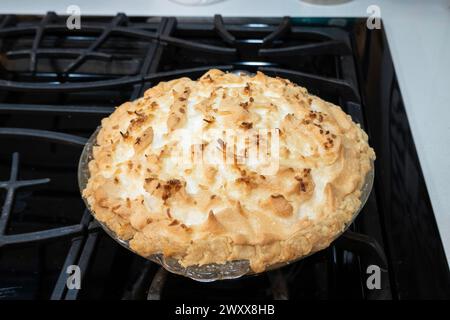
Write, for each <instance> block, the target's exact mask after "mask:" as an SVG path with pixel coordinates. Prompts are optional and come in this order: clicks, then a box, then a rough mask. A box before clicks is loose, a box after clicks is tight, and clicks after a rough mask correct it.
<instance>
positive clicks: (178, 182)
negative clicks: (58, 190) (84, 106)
mask: <svg viewBox="0 0 450 320" xmlns="http://www.w3.org/2000/svg"><path fill="white" fill-rule="evenodd" d="M229 132H231V133H234V136H233V135H231V138H230V137H229V136H228V138H227V139H225V138H223V135H224V134H227V133H229ZM267 132H270V133H269V134H267ZM218 135H222V136H220V137H218ZM242 137H245V138H244V139H243V140H241V141H244V144H241V145H239V144H238V143H236V144H235V145H234V144H233V143H231V142H233V141H238V139H239V138H241V139H242ZM275 138H276V139H277V140H276V141H275V140H274V139H275ZM230 139H231V140H230ZM233 139H235V140H233ZM251 139H254V140H251ZM367 140H368V137H367V135H366V133H365V132H364V131H363V130H362V129H361V128H360V126H359V125H358V124H355V123H354V122H353V121H352V120H351V118H350V116H349V115H347V114H345V113H344V112H343V111H342V110H341V108H340V107H338V106H336V105H334V104H331V103H329V102H326V101H323V100H322V99H320V98H318V97H316V96H314V95H311V94H308V92H307V90H306V89H305V88H303V87H300V86H298V85H296V84H294V83H292V82H290V81H289V80H286V79H282V78H273V77H269V76H266V75H264V74H263V73H261V72H258V73H257V74H256V75H255V76H247V75H236V74H231V73H224V72H222V71H220V70H210V71H208V72H207V73H206V74H204V75H203V76H202V77H201V78H200V79H198V80H197V81H193V80H191V79H189V78H180V79H176V80H172V81H169V82H161V83H159V84H158V85H157V86H155V87H153V88H151V89H149V90H147V91H146V92H145V94H144V96H143V97H142V98H140V99H137V100H135V101H133V102H126V103H124V104H122V105H121V106H119V107H118V108H117V109H116V110H115V111H114V112H113V113H112V114H111V115H110V116H109V117H107V118H105V119H103V120H102V123H101V129H100V131H99V133H98V136H97V144H96V146H94V148H93V160H91V161H90V162H89V172H90V178H89V181H88V184H87V187H86V188H85V189H84V190H83V197H84V198H85V199H86V200H87V202H88V204H89V206H90V208H91V210H92V211H93V213H94V215H95V217H96V218H97V219H98V220H99V221H101V222H103V223H104V224H106V225H107V226H108V227H109V228H110V229H111V230H112V231H113V232H115V233H116V234H117V236H118V237H119V238H121V239H123V240H128V241H129V245H130V247H131V249H133V250H134V251H135V252H137V253H138V254H140V255H142V256H144V257H147V256H150V255H152V254H156V253H162V254H163V255H164V256H166V257H172V258H174V259H176V260H178V262H179V263H180V264H181V265H182V266H185V267H187V266H191V265H204V264H209V263H218V264H221V263H225V262H227V261H233V260H248V261H249V262H250V267H251V269H252V270H253V271H254V272H261V271H264V270H265V269H266V268H267V267H268V266H270V265H273V264H276V263H282V262H286V261H290V260H293V259H296V258H300V257H302V256H305V255H308V254H310V253H313V252H315V251H318V250H320V249H323V248H325V247H327V246H328V245H329V244H330V242H331V241H332V240H333V239H334V238H335V237H336V236H337V235H338V234H340V233H341V232H342V231H343V230H344V228H345V226H346V225H347V224H348V223H349V222H350V221H351V220H352V218H353V216H354V213H355V212H356V211H357V210H358V209H359V207H360V205H361V201H360V196H361V188H362V186H363V183H364V181H365V177H366V175H367V173H368V172H369V170H371V166H372V161H373V160H374V159H375V153H374V151H373V150H372V148H370V146H369V145H368V142H367ZM255 141H256V144H255V145H256V149H255V150H266V151H267V153H265V154H266V156H269V158H264V159H263V160H261V161H259V162H258V161H256V162H255V161H252V160H250V157H249V156H248V153H249V150H251V143H252V142H255ZM275 142H276V143H275ZM263 146H265V147H267V148H266V149H264V148H263ZM273 146H275V147H273ZM272 147H273V149H271V148H272ZM196 151H197V152H196ZM266 151H263V153H264V152H266ZM199 155H200V156H199ZM213 155H215V156H216V158H214V157H213ZM217 155H220V156H219V158H220V159H217ZM223 155H226V157H225V158H226V160H224V159H225V158H221V156H223ZM230 159H231V160H230ZM219 160H220V161H219ZM222 160H223V161H222Z"/></svg>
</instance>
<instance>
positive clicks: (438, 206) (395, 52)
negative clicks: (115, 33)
mask: <svg viewBox="0 0 450 320" xmlns="http://www.w3.org/2000/svg"><path fill="white" fill-rule="evenodd" d="M70 5H77V6H78V7H79V8H80V10H81V15H82V16H83V15H114V14H116V13H117V12H124V13H126V14H127V15H129V16H133V15H135V16H136V15H139V16H160V15H161V16H212V15H214V14H215V13H220V14H222V15H224V16H254V17H265V16H271V17H275V16H285V15H289V16H292V17H363V16H368V13H367V8H368V7H369V6H370V5H377V6H378V7H379V8H380V12H381V18H382V20H383V24H384V27H385V28H386V34H387V38H388V42H389V47H390V50H391V54H392V58H393V61H394V66H395V70H396V73H397V78H398V81H399V85H400V89H401V92H402V97H403V101H404V104H405V108H406V112H407V115H408V119H409V123H410V127H411V131H412V134H413V138H414V142H415V145H416V149H417V152H418V155H419V159H420V163H421V166H422V171H423V174H424V176H425V181H426V184H427V188H428V192H429V195H430V198H431V203H432V206H433V210H434V214H435V217H436V221H437V225H438V227H439V231H440V235H441V239H442V242H443V245H444V249H445V252H446V255H447V261H448V262H449V264H450V121H448V118H449V117H450V107H449V105H448V101H450V90H449V89H450V59H448V57H449V56H450V0H435V1H420V0H410V1H408V2H407V3H406V2H400V1H388V0H372V1H368V0H353V1H351V2H348V3H345V4H340V5H331V6H323V5H311V4H308V3H304V2H301V1H299V0H284V1H280V0H278V1H277V0H266V1H261V0H259V1H258V0H246V1H240V0H225V1H223V2H219V3H216V4H211V5H206V6H185V5H179V4H176V3H173V2H171V1H168V0H128V1H127V2H126V6H125V7H124V6H123V2H122V1H113V0H110V1H108V2H106V4H105V3H101V1H88V0H60V1H58V2H57V3H55V2H54V1H52V0H42V1H36V0H22V1H20V5H19V2H17V1H16V0H2V1H1V3H0V14H7V13H11V14H19V13H22V14H44V13H45V12H46V11H55V12H56V13H58V14H66V13H67V8H68V6H70ZM82 16H81V26H82V23H83V22H82V19H83V18H82ZM446 40H447V41H446ZM446 102H447V103H446Z"/></svg>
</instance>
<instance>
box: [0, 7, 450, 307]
mask: <svg viewBox="0 0 450 320" xmlns="http://www.w3.org/2000/svg"><path fill="white" fill-rule="evenodd" d="M66 18H67V17H63V16H58V15H56V14H55V13H51V12H50V13H47V14H46V15H44V16H15V15H3V16H0V146H1V147H0V204H1V206H2V210H1V216H0V299H101V298H108V299H174V298H180V299H182V298H190V299H192V298H193V297H195V298H198V299H203V300H217V299H227V298H228V299H232V298H238V297H243V298H246V299H248V298H254V299H272V298H274V299H294V300H295V299H346V298H348V299H350V298H351V299H408V298H448V297H450V288H449V283H450V281H449V269H448V265H447V262H446V259H445V254H444V251H443V247H442V243H441V240H440V237H439V233H438V229H437V226H436V222H435V219H434V214H433V211H432V208H431V204H430V200H429V197H428V193H427V189H426V185H425V182H424V179H423V176H422V172H421V169H420V165H419V162H418V158H417V154H416V151H415V147H414V142H413V140H412V136H411V132H410V129H409V125H408V119H407V117H406V114H405V109H404V106H403V102H402V98H401V93H400V90H399V87H398V83H397V80H396V76H395V70H394V67H393V64H392V60H391V56H390V53H389V47H388V44H387V42H386V37H385V34H384V30H383V28H382V29H381V30H368V29H367V28H366V24H365V19H304V18H302V19H300V18H293V17H284V18H226V17H224V18H222V17H221V16H219V15H217V16H215V17H205V18H172V17H163V18H161V17H127V16H126V15H124V14H118V15H116V16H115V17H82V21H81V29H79V30H77V29H74V30H68V28H67V27H66ZM210 68H218V69H222V70H224V71H227V70H228V71H231V70H248V71H251V72H255V71H256V70H261V71H263V72H264V73H266V74H269V75H277V76H281V77H285V78H288V79H290V80H292V81H293V82H296V83H298V84H299V85H302V86H304V87H306V88H307V89H308V90H309V91H310V92H312V93H314V94H317V95H319V96H321V97H322V98H324V99H326V100H329V101H331V102H333V103H336V104H338V105H340V106H341V107H342V108H343V109H344V110H345V111H346V112H347V113H349V114H350V115H351V116H352V117H353V119H354V120H355V121H357V122H359V123H360V124H361V126H362V127H364V128H365V130H366V131H367V132H368V134H369V137H370V143H371V145H372V146H373V147H374V148H375V151H376V154H377V160H376V164H375V171H376V175H375V185H374V189H373V191H372V194H371V196H370V198H369V201H368V203H367V204H366V206H365V208H364V209H363V211H362V212H361V214H360V215H359V217H358V218H357V220H356V221H355V222H354V223H353V225H352V226H351V228H350V229H349V231H347V232H346V233H345V234H344V235H343V236H341V237H340V238H339V239H338V240H336V241H335V242H334V243H333V244H332V245H331V246H330V247H329V248H328V249H326V250H323V251H321V252H318V253H316V254H314V255H312V256H310V257H308V258H306V259H303V260H301V261H299V262H297V263H294V264H292V265H289V266H287V267H284V268H282V269H278V270H276V271H272V272H268V273H265V274H263V275H260V276H253V277H247V278H243V279H237V280H228V281H222V282H215V283H198V282H195V281H193V280H190V279H187V278H183V277H181V276H177V275H173V274H169V273H167V272H166V271H164V270H163V269H161V268H160V267H159V266H158V265H156V264H154V263H152V262H149V261H146V260H145V259H143V258H141V257H138V256H136V255H134V254H132V253H130V252H128V251H126V250H125V249H123V248H122V247H120V246H119V245H118V244H117V243H116V242H114V241H113V240H112V239H110V238H109V237H108V236H107V235H106V234H105V233H104V232H103V231H102V230H101V229H100V228H99V226H98V225H97V224H96V223H95V222H94V221H93V220H92V217H91V216H90V214H89V213H88V212H87V211H86V208H85V207H84V204H83V202H82V200H81V198H80V194H79V190H78V185H77V162H78V159H79V156H80V153H81V150H82V147H83V145H84V143H85V142H86V140H87V138H88V137H89V135H90V134H91V133H92V132H93V131H94V130H95V128H96V127H97V125H98V124H99V123H100V120H101V119H102V118H103V117H105V116H106V115H108V114H109V113H110V112H112V110H113V109H114V107H115V106H117V105H119V104H121V103H123V102H125V101H128V100H130V99H135V98H137V97H139V96H140V95H142V93H143V92H144V91H145V90H146V89H147V88H149V87H151V86H152V85H154V84H156V83H157V82H159V81H162V80H167V79H172V78H176V77H180V76H188V77H192V78H197V77H199V76H200V75H201V74H202V73H204V72H205V71H206V70H208V69H210ZM70 265H76V266H78V267H79V270H80V271H81V289H80V290H77V289H69V288H68V287H67V286H66V280H67V277H68V273H67V267H68V266H70ZM371 265H376V266H378V267H379V270H380V272H381V273H380V275H381V279H380V286H379V289H377V288H375V289H373V288H372V289H371V288H369V287H370V286H369V287H368V286H367V280H368V277H369V276H370V274H371V273H370V270H371V269H370V268H369V271H368V267H369V266H371Z"/></svg>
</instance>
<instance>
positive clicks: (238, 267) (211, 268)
mask: <svg viewBox="0 0 450 320" xmlns="http://www.w3.org/2000/svg"><path fill="white" fill-rule="evenodd" d="M99 131H100V127H98V128H97V130H96V131H95V132H94V133H93V134H92V136H91V137H90V138H89V140H88V141H87V143H86V145H85V146H84V149H83V152H82V154H81V157H80V161H79V164H78V184H79V187H80V191H81V193H82V191H83V190H84V189H85V188H86V185H87V182H88V180H89V176H90V173H89V168H88V164H89V161H91V160H92V159H93V155H92V149H93V146H95V144H96V140H97V134H98V132H99ZM373 180H374V165H373V163H372V169H371V170H370V171H369V172H368V174H367V176H366V179H365V182H364V185H363V187H362V192H361V197H360V200H361V206H360V207H359V209H358V210H357V211H356V212H355V213H354V215H353V217H352V219H351V220H350V221H349V222H348V224H347V225H346V226H345V228H344V230H343V231H342V233H343V232H345V230H346V229H347V228H348V227H349V226H350V225H351V224H352V222H353V220H354V219H355V218H356V216H357V215H358V213H359V212H360V211H361V209H362V208H363V207H364V204H365V203H366V201H367V199H368V197H369V194H370V192H371V190H372V185H373ZM83 200H84V202H85V204H86V207H87V208H88V209H89V210H90V207H89V204H88V203H87V200H86V199H85V198H84V197H83ZM90 212H91V214H92V215H93V217H94V218H95V213H94V212H93V211H92V210H90ZM97 222H98V223H99V224H100V226H101V227H102V228H103V229H104V230H105V232H106V233H107V234H108V235H110V236H111V237H112V238H113V239H114V240H116V241H117V242H118V243H119V244H121V245H122V246H123V247H125V248H127V249H128V250H130V251H133V250H132V249H131V248H130V245H129V243H128V241H126V240H123V239H120V238H119V237H118V236H117V235H116V234H115V233H114V232H113V231H112V230H111V229H109V227H108V226H107V225H106V224H104V223H102V222H101V221H98V220H97ZM342 233H340V234H338V235H336V237H335V239H336V238H338V237H339V236H340V235H341V234H342ZM133 252H134V251H133ZM135 253H136V252H135ZM313 253H314V252H311V253H310V254H313ZM136 254H137V253H136ZM305 257H306V256H301V257H299V258H297V259H294V260H291V261H286V262H283V263H277V264H273V265H270V266H266V270H265V271H270V270H273V269H276V268H280V267H282V266H285V265H288V264H290V263H293V262H295V261H298V260H300V259H303V258H305ZM144 258H146V259H149V260H151V261H153V262H156V263H158V264H160V265H161V266H163V267H164V268H165V269H166V270H168V271H170V272H172V273H176V274H179V275H183V276H186V277H189V278H191V279H194V280H197V281H201V282H210V281H215V280H222V279H236V278H239V277H242V276H244V275H252V274H255V273H254V272H253V271H252V270H251V269H250V265H249V262H248V261H247V260H236V261H229V262H227V263H225V264H206V265H202V266H198V265H194V266H189V267H183V266H181V265H180V264H179V263H178V261H177V260H176V259H173V258H170V257H165V256H164V255H162V254H153V255H150V256H148V257H144ZM265 271H264V272H265Z"/></svg>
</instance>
